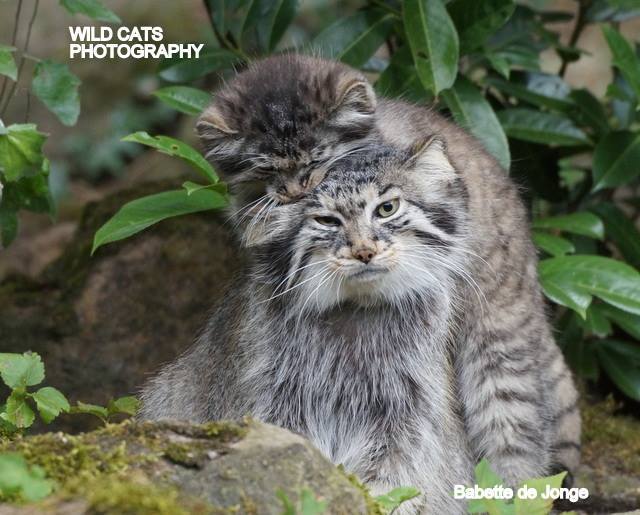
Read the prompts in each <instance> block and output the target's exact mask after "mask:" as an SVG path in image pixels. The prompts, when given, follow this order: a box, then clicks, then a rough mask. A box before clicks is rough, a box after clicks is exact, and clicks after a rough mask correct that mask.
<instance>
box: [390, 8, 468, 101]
mask: <svg viewBox="0 0 640 515" xmlns="http://www.w3.org/2000/svg"><path fill="white" fill-rule="evenodd" d="M402 14H403V22H404V28H405V32H406V35H407V39H408V41H409V46H410V48H411V54H412V55H413V61H414V63H415V66H416V71H417V73H418V77H420V80H421V81H422V84H423V85H424V87H425V88H426V89H427V91H431V92H432V93H433V94H434V95H437V94H438V93H440V91H442V90H443V89H447V88H450V87H451V86H452V85H453V83H454V81H455V79H456V75H457V73H458V57H459V55H458V54H459V43H458V34H457V32H456V29H455V27H454V25H453V22H452V21H451V18H450V17H449V14H448V13H447V10H446V9H445V7H444V5H443V3H442V1H441V0H404V1H403V4H402Z"/></svg>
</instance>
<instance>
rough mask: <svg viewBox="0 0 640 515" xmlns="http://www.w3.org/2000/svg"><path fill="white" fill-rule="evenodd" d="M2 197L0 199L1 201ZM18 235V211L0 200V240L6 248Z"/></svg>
mask: <svg viewBox="0 0 640 515" xmlns="http://www.w3.org/2000/svg"><path fill="white" fill-rule="evenodd" d="M1 200H2V199H0V201H1ZM17 235H18V213H17V211H16V210H13V209H10V208H7V207H5V206H4V205H3V204H2V202H0V241H1V242H2V246H3V247H4V248H7V247H8V246H9V244H10V243H11V242H12V241H13V240H14V239H15V238H16V236H17Z"/></svg>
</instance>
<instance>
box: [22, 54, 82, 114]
mask: <svg viewBox="0 0 640 515" xmlns="http://www.w3.org/2000/svg"><path fill="white" fill-rule="evenodd" d="M79 86H80V79H79V78H78V77H76V76H75V75H74V74H73V73H71V71H70V70H69V67H68V66H67V65H66V64H62V63H55V62H53V61H49V60H45V61H40V62H39V63H38V64H37V65H36V68H35V70H34V72H33V80H32V81H31V91H33V94H34V95H35V96H36V97H38V98H39V99H40V101H41V102H42V103H43V104H44V105H45V106H47V109H49V111H51V112H52V113H53V114H55V115H56V116H57V117H58V119H59V120H60V121H61V122H62V123H63V124H64V125H67V126H71V125H75V123H76V121H77V120H78V116H79V115H80V95H79V93H78V88H79Z"/></svg>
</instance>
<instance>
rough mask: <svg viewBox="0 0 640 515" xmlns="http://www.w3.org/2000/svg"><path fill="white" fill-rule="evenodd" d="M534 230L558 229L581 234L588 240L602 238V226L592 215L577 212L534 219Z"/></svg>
mask: <svg viewBox="0 0 640 515" xmlns="http://www.w3.org/2000/svg"><path fill="white" fill-rule="evenodd" d="M532 227H533V228H534V229H558V230H560V231H564V232H570V233H573V234H581V235H582V236H588V237H589V238H596V239H598V240H601V239H603V238H604V224H603V223H602V220H600V218H598V217H597V216H596V215H594V214H592V213H588V212H586V211H579V212H576V213H571V214H568V215H559V216H550V217H547V218H536V219H535V220H533V223H532Z"/></svg>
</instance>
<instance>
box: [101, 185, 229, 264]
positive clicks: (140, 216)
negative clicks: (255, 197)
mask: <svg viewBox="0 0 640 515" xmlns="http://www.w3.org/2000/svg"><path fill="white" fill-rule="evenodd" d="M226 204H227V199H226V197H225V196H224V195H221V194H220V193H218V192H217V191H212V190H210V189H206V190H200V191H195V192H193V193H191V195H189V194H188V193H187V192H186V191H185V190H175V191H165V192H163V193H158V194H156V195H149V196H148V197H142V198H139V199H136V200H133V201H131V202H128V203H127V204H125V205H124V206H122V207H121V208H120V210H119V211H118V212H117V213H116V214H115V215H113V217H112V218H111V219H109V220H108V221H107V223H105V224H104V225H103V226H102V227H100V229H98V231H97V232H96V234H95V236H94V238H93V248H92V250H91V253H92V254H93V253H94V252H95V251H96V249H97V248H98V247H100V246H102V245H104V244H105V243H110V242H113V241H118V240H122V239H124V238H128V237H129V236H132V235H134V234H136V233H138V232H140V231H142V230H143V229H146V228H147V227H149V226H151V225H153V224H155V223H158V222H160V221H161V220H164V219H166V218H170V217H173V216H180V215H186V214H189V213H197V212H199V211H208V210H210V209H219V208H221V207H224V206H226Z"/></svg>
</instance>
